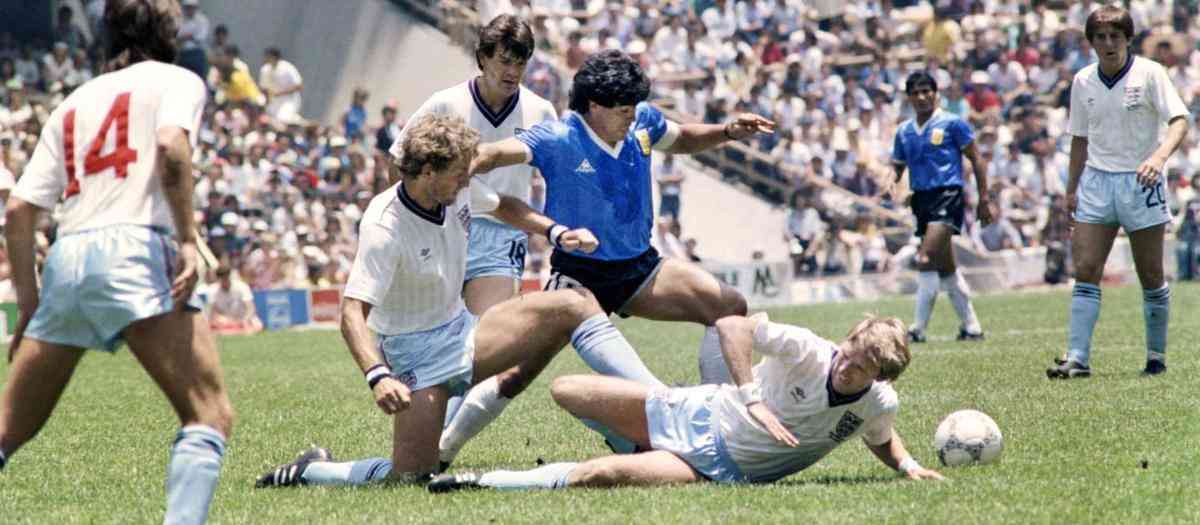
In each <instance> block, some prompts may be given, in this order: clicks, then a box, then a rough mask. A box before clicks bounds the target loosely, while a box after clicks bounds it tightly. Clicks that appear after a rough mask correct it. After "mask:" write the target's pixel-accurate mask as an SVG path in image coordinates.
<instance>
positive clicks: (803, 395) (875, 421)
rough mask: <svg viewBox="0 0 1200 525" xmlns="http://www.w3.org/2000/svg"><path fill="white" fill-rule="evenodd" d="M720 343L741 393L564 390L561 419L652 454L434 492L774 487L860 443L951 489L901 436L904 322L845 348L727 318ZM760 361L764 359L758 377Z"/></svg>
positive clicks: (877, 325) (618, 386) (756, 321)
mask: <svg viewBox="0 0 1200 525" xmlns="http://www.w3.org/2000/svg"><path fill="white" fill-rule="evenodd" d="M717 331H718V335H719V337H720V344H721V350H722V352H723V353H724V355H725V360H726V362H727V363H728V365H729V371H730V373H731V374H732V376H733V379H734V382H735V383H736V385H734V384H723V385H702V386H698V387H687V388H663V387H649V386H647V385H643V384H639V383H635V382H632V381H628V380H624V379H619V378H613V377H601V376H589V375H575V376H565V377H560V378H558V379H556V380H555V381H554V384H553V386H552V394H553V396H554V400H555V401H556V402H558V404H559V405H561V406H562V407H563V408H565V409H567V410H568V411H569V412H571V413H572V414H574V415H575V416H576V417H583V418H591V419H594V420H596V421H599V422H600V423H601V424H604V425H607V426H608V427H609V428H611V429H613V430H615V431H616V432H619V433H621V434H623V435H624V436H625V437H627V438H628V439H631V440H633V441H634V442H635V443H637V444H638V445H639V446H641V447H642V448H644V449H647V450H650V451H649V452H641V453H638V454H625V455H612V456H606V457H601V458H597V459H593V460H590V461H585V462H583V463H554V464H550V465H545V466H543V467H540V468H537V469H534V470H530V471H524V472H512V471H496V472H489V473H486V474H482V475H480V474H471V473H468V474H458V475H442V476H438V477H437V478H435V479H434V480H433V481H431V482H430V484H429V486H428V488H429V490H430V491H431V492H445V491H450V490H455V489H462V488H468V487H489V488H497V489H532V488H554V489H557V488H565V487H571V486H581V487H609V486H618V485H655V484H666V483H691V482H695V481H702V480H705V479H707V480H712V481H719V482H726V483H735V482H750V483H756V482H769V481H775V480H778V479H781V478H784V477H786V476H789V475H791V474H793V473H796V472H799V471H801V470H804V469H806V468H808V467H809V466H811V465H812V464H814V463H816V462H817V461H819V460H820V459H821V458H823V457H825V455H826V454H829V452H831V451H832V450H833V449H834V448H836V447H837V446H838V445H840V444H842V443H845V442H846V441H848V440H849V439H850V438H852V437H854V436H855V435H858V434H860V433H861V434H862V436H863V441H864V442H865V443H866V445H867V448H868V449H870V450H871V452H872V453H874V454H875V456H876V457H878V458H879V460H880V461H882V462H883V463H884V464H885V465H887V466H888V467H890V468H893V469H897V470H899V471H901V472H903V473H904V474H905V475H906V476H907V477H908V478H910V479H942V476H941V474H939V473H937V472H935V471H933V470H929V469H926V468H923V467H921V466H920V465H919V464H918V463H917V462H916V460H914V459H913V458H912V456H910V455H909V454H908V451H907V450H905V448H904V444H903V443H902V442H901V441H900V437H899V436H898V435H896V432H895V430H894V429H893V428H892V425H893V423H894V422H895V419H896V410H897V408H898V407H899V400H898V399H897V397H896V391H895V390H894V389H893V388H892V385H891V382H892V381H895V380H896V378H897V377H899V376H900V373H901V372H903V371H904V368H905V367H906V366H907V365H908V362H909V353H908V340H907V336H906V332H905V327H904V323H902V322H901V321H900V320H899V319H895V318H890V317H889V318H878V317H871V318H868V319H864V320H863V321H860V322H859V323H858V325H856V326H855V327H854V328H853V329H852V330H851V331H850V334H849V336H848V337H847V338H846V340H845V341H843V342H842V343H841V344H837V343H834V342H832V341H827V340H825V339H822V338H820V337H817V336H816V335H814V334H813V333H812V332H810V331H808V330H806V329H804V328H799V327H795V326H789V325H785V324H778V323H772V322H770V321H769V320H768V319H767V316H766V314H758V315H755V316H753V317H749V318H747V317H741V316H730V317H725V318H722V319H721V320H720V321H718V322H717ZM751 349H754V350H757V351H758V352H760V353H762V354H763V355H764V356H765V357H764V359H763V360H762V361H761V362H760V363H759V364H758V366H755V367H753V368H751V366H750V362H751V359H750V354H751Z"/></svg>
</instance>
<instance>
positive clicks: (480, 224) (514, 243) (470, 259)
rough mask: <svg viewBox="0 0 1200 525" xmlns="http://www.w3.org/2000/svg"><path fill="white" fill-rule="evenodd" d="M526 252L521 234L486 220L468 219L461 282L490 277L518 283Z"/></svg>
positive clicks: (503, 225)
mask: <svg viewBox="0 0 1200 525" xmlns="http://www.w3.org/2000/svg"><path fill="white" fill-rule="evenodd" d="M528 251H529V237H528V236H527V235H525V232H523V231H521V230H518V229H516V228H513V227H512V226H509V225H507V224H500V223H498V222H495V221H491V220H488V219H471V238H470V242H469V243H468V245H467V274H466V277H465V279H466V280H468V281H470V280H471V279H476V278H479V277H492V276H499V277H508V278H510V279H520V278H521V274H522V273H524V272H525V253H526V252H528Z"/></svg>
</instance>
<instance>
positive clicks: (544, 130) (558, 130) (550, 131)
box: [530, 113, 583, 141]
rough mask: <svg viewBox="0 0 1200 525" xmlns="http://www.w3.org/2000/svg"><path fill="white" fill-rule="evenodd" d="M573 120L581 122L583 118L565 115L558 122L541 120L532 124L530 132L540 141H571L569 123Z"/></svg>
mask: <svg viewBox="0 0 1200 525" xmlns="http://www.w3.org/2000/svg"><path fill="white" fill-rule="evenodd" d="M573 120H580V121H582V120H583V117H582V116H580V115H579V114H578V113H567V114H566V115H565V116H564V117H563V118H562V119H559V120H543V121H541V122H539V123H537V124H534V125H533V126H532V127H531V128H530V131H533V132H535V133H536V134H538V135H539V136H540V137H541V138H542V140H546V139H550V140H559V141H567V140H570V139H571V122H572V121H573Z"/></svg>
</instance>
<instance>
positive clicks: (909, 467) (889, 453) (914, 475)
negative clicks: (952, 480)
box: [864, 428, 945, 480]
mask: <svg viewBox="0 0 1200 525" xmlns="http://www.w3.org/2000/svg"><path fill="white" fill-rule="evenodd" d="M891 432H892V439H890V440H888V441H887V442H886V443H883V444H881V445H872V444H870V443H866V442H865V441H864V444H865V445H867V448H869V449H871V452H872V453H873V454H875V457H877V458H879V461H882V462H883V464H884V465H887V466H888V468H891V469H894V470H897V471H900V472H902V473H903V474H904V475H905V476H907V477H908V479H934V480H940V479H945V478H944V477H942V475H941V473H939V472H938V471H936V470H931V469H927V468H925V467H922V466H921V464H920V463H917V460H915V459H913V457H912V455H911V454H909V453H908V449H906V448H904V442H903V441H901V440H900V435H899V434H896V429H894V428H893V429H892V430H891Z"/></svg>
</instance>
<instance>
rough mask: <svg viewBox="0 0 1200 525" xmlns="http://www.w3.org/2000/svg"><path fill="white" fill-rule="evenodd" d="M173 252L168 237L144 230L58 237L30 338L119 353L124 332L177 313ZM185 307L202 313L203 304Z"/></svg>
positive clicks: (127, 228) (112, 228)
mask: <svg viewBox="0 0 1200 525" xmlns="http://www.w3.org/2000/svg"><path fill="white" fill-rule="evenodd" d="M176 250H177V248H176V244H175V241H174V240H172V239H171V236H170V235H169V234H167V233H166V232H165V231H162V230H159V229H153V228H150V227H146V226H133V225H118V226H108V227H104V228H98V229H95V230H85V231H81V232H76V233H71V234H67V235H64V236H62V237H59V238H58V240H56V241H55V242H54V245H53V246H51V247H50V253H49V255H48V256H47V257H46V265H45V268H44V269H43V271H42V289H41V293H40V296H39V298H38V308H37V311H36V312H34V314H33V318H32V319H31V320H30V321H29V326H28V327H27V328H26V329H25V336H26V337H29V338H31V339H36V340H38V341H44V342H47V343H54V344H61V345H67V346H76V347H80V348H101V349H104V350H106V351H108V352H112V351H115V350H116V349H117V348H118V347H119V346H120V344H121V331H123V330H124V329H125V327H127V326H129V325H130V324H131V323H133V322H134V321H138V320H141V319H146V318H149V317H154V316H157V315H161V314H165V313H167V312H169V311H171V309H172V308H173V307H174V306H175V301H174V300H172V299H171V280H172V279H173V278H174V277H175V268H174V265H175V256H176ZM187 307H188V308H189V309H192V310H196V311H199V310H200V308H201V303H200V300H199V298H198V297H197V296H196V295H192V297H191V299H190V300H189V301H188V304H187Z"/></svg>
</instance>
